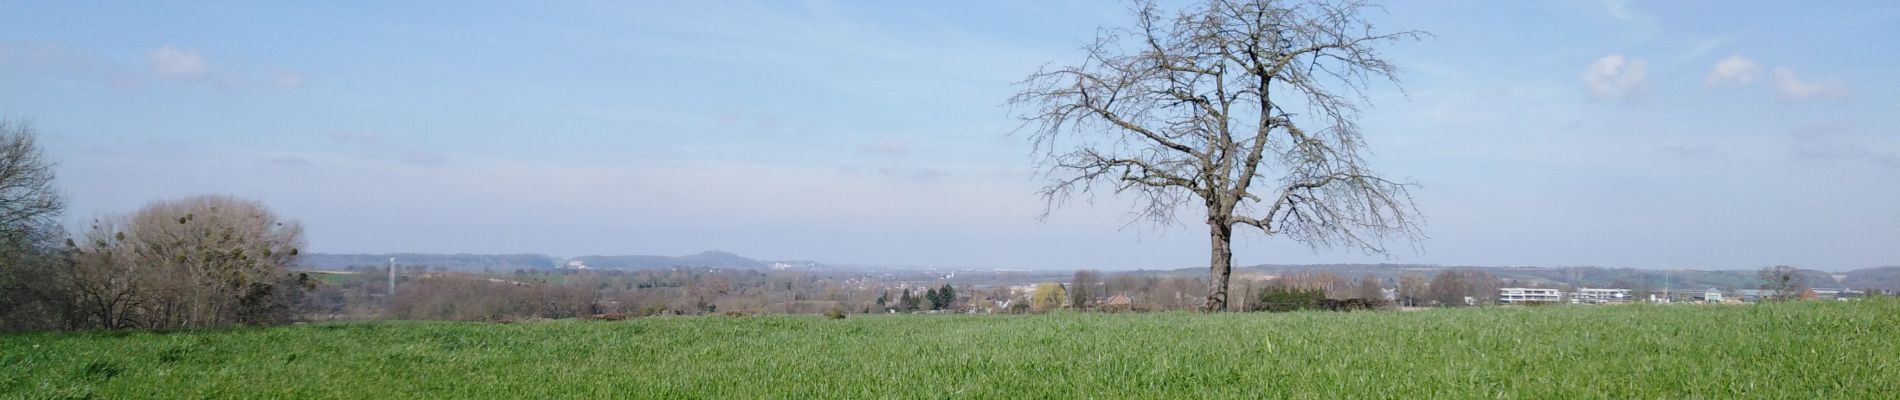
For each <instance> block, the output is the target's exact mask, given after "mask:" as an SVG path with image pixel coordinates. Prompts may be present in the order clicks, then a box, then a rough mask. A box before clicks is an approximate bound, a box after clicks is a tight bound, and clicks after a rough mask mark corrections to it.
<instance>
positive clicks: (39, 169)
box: [0, 120, 65, 329]
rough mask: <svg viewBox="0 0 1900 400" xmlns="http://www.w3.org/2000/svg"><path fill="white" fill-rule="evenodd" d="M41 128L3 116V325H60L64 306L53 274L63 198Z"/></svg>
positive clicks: (0, 139) (0, 227)
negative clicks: (40, 139)
mask: <svg viewBox="0 0 1900 400" xmlns="http://www.w3.org/2000/svg"><path fill="white" fill-rule="evenodd" d="M37 137H38V132H36V131H35V130H34V129H33V127H32V126H31V125H28V124H25V123H16V122H9V121H6V120H0V329H37V328H51V327H56V325H53V324H52V323H51V322H49V321H56V320H57V319H58V318H57V317H58V314H60V313H61V311H63V310H64V309H65V307H63V303H62V302H61V301H62V300H63V296H60V295H59V294H58V293H55V292H54V291H52V290H51V288H52V286H53V285H51V284H49V282H48V281H49V280H50V279H49V276H51V274H52V273H53V272H54V271H55V270H56V269H57V268H58V266H59V264H60V261H61V260H60V255H59V251H58V250H59V245H58V243H59V241H60V239H61V237H62V236H63V235H64V232H63V230H62V229H60V226H59V215H60V214H61V213H62V212H63V211H64V210H65V203H64V201H63V200H62V198H61V196H60V195H59V191H58V190H57V189H56V188H54V186H53V175H54V174H53V164H52V162H50V161H48V160H47V159H46V158H45V156H43V155H42V154H41V151H40V147H39V142H38V140H37Z"/></svg>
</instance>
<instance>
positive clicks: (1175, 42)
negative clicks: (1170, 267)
mask: <svg viewBox="0 0 1900 400" xmlns="http://www.w3.org/2000/svg"><path fill="white" fill-rule="evenodd" d="M1376 10H1379V8H1378V7H1377V6H1376V5H1372V4H1368V3H1364V2H1360V1H1352V0H1348V1H1343V2H1331V1H1312V2H1283V1H1268V0H1209V1H1206V2H1205V3H1202V4H1198V5H1195V6H1191V7H1190V8H1188V9H1186V10H1183V11H1180V12H1178V13H1168V12H1164V11H1163V10H1161V9H1160V8H1159V7H1157V6H1156V5H1155V4H1153V3H1151V2H1140V3H1137V4H1136V6H1135V7H1134V12H1135V17H1136V25H1135V26H1134V27H1132V28H1127V29H1114V30H1104V31H1102V32H1100V33H1098V35H1097V38H1096V40H1095V41H1094V42H1093V43H1092V44H1090V45H1088V46H1087V47H1086V48H1085V50H1086V53H1087V54H1086V57H1085V58H1084V59H1083V61H1082V62H1081V63H1080V64H1076V65H1070V66H1064V67H1059V68H1044V69H1042V70H1041V71H1038V72H1036V73H1035V74H1032V75H1030V76H1029V77H1028V78H1026V79H1024V80H1023V81H1022V82H1020V83H1019V85H1020V87H1021V91H1020V92H1018V93H1017V94H1016V95H1015V96H1013V97H1011V98H1010V101H1009V104H1010V105H1011V106H1012V107H1013V108H1014V109H1016V110H1018V112H1019V113H1020V114H1019V118H1021V119H1022V120H1023V121H1024V123H1023V125H1022V128H1020V129H1019V133H1024V132H1026V133H1027V135H1028V136H1029V137H1030V138H1031V142H1032V143H1033V144H1034V147H1035V151H1036V154H1037V155H1038V156H1039V158H1040V159H1041V160H1042V162H1041V163H1040V165H1039V167H1040V168H1041V170H1042V172H1043V173H1044V174H1045V175H1046V176H1048V177H1050V178H1051V181H1050V183H1049V184H1048V185H1047V186H1046V187H1044V188H1043V189H1042V190H1041V192H1040V194H1041V195H1042V196H1043V198H1044V200H1045V201H1047V203H1048V205H1049V207H1050V208H1051V209H1053V208H1055V207H1059V206H1061V205H1062V204H1065V203H1066V202H1067V201H1069V200H1070V199H1071V198H1072V197H1073V196H1075V195H1077V194H1082V193H1093V192H1096V191H1109V192H1113V193H1114V194H1116V195H1132V196H1134V197H1137V198H1138V199H1139V200H1140V203H1139V204H1140V205H1139V206H1138V208H1137V209H1136V214H1137V215H1138V220H1148V221H1151V222H1155V223H1159V224H1169V223H1173V222H1176V221H1177V218H1176V215H1175V213H1176V212H1177V211H1179V210H1181V209H1185V208H1190V206H1196V205H1198V206H1200V207H1194V208H1198V209H1203V210H1205V211H1206V218H1205V222H1206V223H1207V225H1208V226H1209V230H1210V232H1209V236H1210V241H1211V246H1212V257H1211V262H1210V265H1209V273H1210V276H1211V277H1212V278H1213V279H1210V281H1209V282H1208V286H1209V288H1208V295H1207V302H1206V306H1205V309H1206V310H1209V311H1218V310H1224V309H1226V308H1227V307H1226V303H1227V287H1228V278H1229V276H1230V275H1231V270H1232V256H1233V255H1232V250H1231V240H1232V233H1233V229H1234V228H1235V227H1239V228H1242V229H1243V230H1249V231H1257V232H1261V233H1263V234H1265V235H1268V236H1284V237H1287V238H1289V239H1291V240H1294V241H1297V242H1299V243H1302V244H1305V245H1307V246H1309V247H1314V248H1327V247H1334V246H1342V247H1349V248H1356V249H1359V250H1363V251H1365V252H1368V253H1385V252H1386V250H1387V247H1386V245H1385V239H1386V238H1389V237H1395V236H1396V237H1403V238H1405V239H1408V240H1410V241H1412V242H1413V243H1416V239H1418V238H1419V237H1421V236H1422V233H1421V231H1420V230H1419V228H1418V223H1417V221H1418V211H1417V209H1416V207H1415V206H1414V204H1413V202H1412V199H1411V196H1410V194H1409V192H1408V188H1409V185H1408V184H1406V183H1402V182H1398V181H1393V180H1390V179H1387V178H1384V177H1382V176H1381V175H1379V174H1377V173H1375V172H1374V171H1373V170H1371V169H1370V168H1369V167H1368V166H1367V165H1366V164H1367V163H1366V161H1365V159H1364V156H1363V153H1365V152H1366V144H1365V141H1364V140H1363V138H1362V133H1361V131H1360V129H1359V125H1358V124H1357V123H1356V121H1355V120H1356V118H1357V117H1358V112H1359V110H1360V105H1361V103H1364V102H1366V100H1367V96H1366V94H1365V93H1366V91H1367V90H1368V89H1369V88H1370V85H1372V84H1374V83H1378V82H1387V83H1393V84H1396V83H1397V73H1398V71H1399V69H1398V67H1397V66H1395V65H1393V64H1392V63H1390V62H1388V61H1387V60H1386V59H1384V58H1382V57H1381V56H1380V54H1379V53H1378V51H1377V48H1376V46H1377V45H1380V44H1385V43H1391V42H1397V41H1402V40H1408V39H1418V38H1422V37H1424V36H1425V35H1427V34H1426V33H1424V32H1420V31H1399V32H1382V31H1379V30H1378V29H1376V28H1375V27H1374V26H1373V24H1372V23H1370V22H1368V21H1367V20H1366V19H1364V18H1363V17H1362V16H1361V14H1362V13H1366V12H1369V11H1376Z"/></svg>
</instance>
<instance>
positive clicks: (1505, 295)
mask: <svg viewBox="0 0 1900 400" xmlns="http://www.w3.org/2000/svg"><path fill="white" fill-rule="evenodd" d="M1563 298H1564V296H1563V292H1561V291H1558V290H1557V289H1539V288H1499V289H1498V303H1499V304H1524V303H1556V302H1560V301H1563Z"/></svg>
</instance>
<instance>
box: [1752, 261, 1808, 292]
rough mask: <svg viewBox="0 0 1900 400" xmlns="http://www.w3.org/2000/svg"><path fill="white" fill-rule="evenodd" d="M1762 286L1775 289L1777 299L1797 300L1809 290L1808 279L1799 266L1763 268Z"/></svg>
mask: <svg viewBox="0 0 1900 400" xmlns="http://www.w3.org/2000/svg"><path fill="white" fill-rule="evenodd" d="M1760 275H1761V282H1762V284H1761V288H1762V289H1767V290H1773V291H1775V295H1774V296H1773V297H1771V299H1774V300H1775V301H1788V300H1797V299H1800V298H1801V295H1802V293H1803V292H1807V291H1808V280H1807V278H1804V277H1802V276H1801V270H1800V269H1799V268H1795V267H1790V266H1786V265H1776V266H1773V267H1768V268H1762V269H1761V273H1760Z"/></svg>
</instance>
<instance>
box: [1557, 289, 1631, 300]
mask: <svg viewBox="0 0 1900 400" xmlns="http://www.w3.org/2000/svg"><path fill="white" fill-rule="evenodd" d="M1631 300H1633V298H1631V297H1630V290H1629V289H1598V288H1579V289H1577V291H1576V292H1572V293H1570V303H1571V304H1613V303H1628V302H1630V301H1631Z"/></svg>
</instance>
